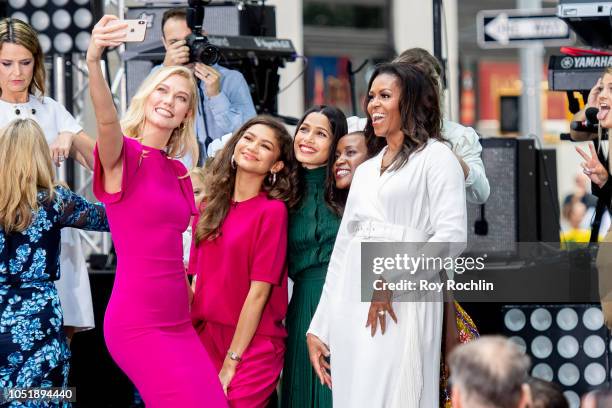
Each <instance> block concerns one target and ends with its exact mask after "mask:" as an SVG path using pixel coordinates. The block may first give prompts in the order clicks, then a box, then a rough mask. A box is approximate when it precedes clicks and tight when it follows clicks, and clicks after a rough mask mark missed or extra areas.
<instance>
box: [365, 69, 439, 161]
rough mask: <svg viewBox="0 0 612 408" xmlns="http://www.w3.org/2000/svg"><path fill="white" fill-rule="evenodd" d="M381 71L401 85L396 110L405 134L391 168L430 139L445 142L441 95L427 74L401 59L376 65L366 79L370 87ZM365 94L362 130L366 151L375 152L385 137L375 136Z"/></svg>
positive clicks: (383, 142)
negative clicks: (366, 120)
mask: <svg viewBox="0 0 612 408" xmlns="http://www.w3.org/2000/svg"><path fill="white" fill-rule="evenodd" d="M382 74H389V75H392V76H394V77H395V78H396V80H397V81H398V85H399V88H400V89H401V95H400V102H399V110H400V117H401V120H402V123H401V130H402V133H403V134H404V146H403V148H402V150H400V151H399V153H398V154H397V156H395V158H394V159H393V162H392V164H391V166H390V169H391V170H397V169H399V168H401V167H403V166H404V165H405V164H406V162H407V161H408V158H409V157H410V155H411V154H413V153H415V152H417V151H419V150H421V149H423V148H424V147H425V145H426V144H427V141H428V140H429V139H436V140H440V141H442V142H444V138H443V137H442V133H441V127H442V113H441V111H440V98H439V95H438V92H437V87H436V84H435V83H434V82H433V79H432V78H430V76H429V75H427V74H425V73H424V72H423V71H421V70H420V69H419V68H417V67H414V66H411V65H408V64H404V63H385V64H380V65H378V66H377V67H376V69H375V70H374V72H373V73H372V77H371V78H370V82H369V83H368V89H371V88H372V83H373V82H374V79H375V78H376V77H377V76H379V75H382ZM369 102H370V98H369V97H368V98H366V99H365V102H364V107H363V110H364V111H365V112H366V114H367V117H368V122H367V123H366V126H365V129H364V133H365V135H366V141H367V143H368V153H369V154H370V155H371V156H374V155H376V154H378V153H379V152H380V151H381V150H382V149H383V147H384V146H385V145H386V144H387V141H386V139H385V138H383V137H377V136H376V135H375V134H374V128H373V127H372V117H371V116H370V114H369V113H368V103H369Z"/></svg>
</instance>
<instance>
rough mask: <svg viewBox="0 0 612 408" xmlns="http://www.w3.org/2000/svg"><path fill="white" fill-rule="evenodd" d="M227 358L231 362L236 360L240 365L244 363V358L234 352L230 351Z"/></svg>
mask: <svg viewBox="0 0 612 408" xmlns="http://www.w3.org/2000/svg"><path fill="white" fill-rule="evenodd" d="M227 356H228V357H229V359H230V360H234V361H236V362H238V363H239V362H241V361H242V357H240V356H239V355H238V353H234V352H233V351H228V352H227Z"/></svg>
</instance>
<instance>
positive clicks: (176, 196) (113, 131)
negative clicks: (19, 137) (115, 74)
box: [87, 16, 227, 408]
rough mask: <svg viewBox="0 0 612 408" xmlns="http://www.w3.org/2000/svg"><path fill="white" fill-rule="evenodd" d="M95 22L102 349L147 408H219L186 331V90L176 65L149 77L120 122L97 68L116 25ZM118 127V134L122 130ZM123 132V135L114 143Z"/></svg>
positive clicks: (189, 81)
mask: <svg viewBox="0 0 612 408" xmlns="http://www.w3.org/2000/svg"><path fill="white" fill-rule="evenodd" d="M113 20H116V17H114V16H104V17H102V19H101V20H100V21H99V22H98V24H96V26H95V27H94V30H93V32H92V39H91V43H90V45H89V49H88V51H87V65H88V68H89V80H90V82H89V89H90V92H91V97H92V101H93V105H94V109H95V113H96V120H97V127H98V140H97V145H96V150H95V151H94V159H95V169H94V193H95V194H96V196H97V197H98V198H99V199H100V200H101V201H103V202H104V203H105V204H106V209H107V216H108V220H109V225H110V227H111V233H112V236H113V241H114V244H115V248H116V250H117V259H118V262H117V272H116V277H115V283H114V287H113V292H112V295H111V299H110V301H109V304H108V307H107V310H106V315H105V318H104V336H105V339H106V345H107V347H108V350H109V352H110V354H111V356H112V357H113V359H114V360H115V362H116V363H117V364H118V365H119V367H121V369H122V370H123V371H124V372H125V373H126V374H127V375H128V377H129V378H130V379H131V380H132V381H133V383H134V385H135V386H136V387H137V388H138V390H139V392H140V394H141V395H142V397H143V399H144V401H145V404H146V406H147V408H174V407H181V408H186V407H189V408H194V407H207V408H208V407H225V406H227V403H226V400H225V397H224V395H223V391H222V388H221V385H220V383H219V379H218V377H217V373H216V371H215V369H214V367H213V365H212V363H211V361H210V358H209V357H208V355H207V353H206V350H205V349H204V348H203V347H202V345H201V344H200V342H199V340H198V337H197V334H196V332H195V330H194V329H193V327H192V326H191V319H190V316H189V304H188V290H187V289H188V288H187V281H186V278H185V272H184V266H183V262H182V237H181V233H182V232H183V231H184V230H185V229H186V228H187V225H188V224H189V219H190V217H191V215H192V214H195V212H196V211H195V205H194V201H193V193H192V189H191V183H190V182H189V177H188V173H187V169H186V168H185V167H184V166H183V165H182V164H181V163H180V162H179V161H178V160H175V158H177V157H181V156H183V155H184V154H185V153H186V152H187V151H190V152H191V153H194V154H192V156H191V157H197V154H195V153H197V147H196V146H195V137H194V135H193V133H192V132H193V130H192V129H193V120H194V110H195V107H196V106H197V104H196V101H197V97H196V95H195V94H194V92H193V90H194V89H196V86H195V83H194V80H193V76H192V74H191V72H190V71H189V70H188V69H186V68H184V67H169V68H163V69H160V70H159V71H157V72H155V73H154V74H153V75H151V76H149V77H148V78H147V79H146V80H145V82H144V83H143V84H142V86H141V87H140V89H139V91H138V92H137V94H136V95H135V96H134V98H133V99H132V103H131V105H130V108H129V109H128V111H127V113H126V115H125V117H124V120H123V122H122V123H121V124H120V123H119V120H118V116H117V112H116V110H115V108H114V105H113V101H112V96H111V93H110V89H109V88H108V86H107V84H106V82H105V80H104V78H103V76H102V70H101V68H100V56H101V54H102V52H103V50H104V48H105V47H108V46H117V45H119V44H121V41H122V39H123V38H125V35H126V28H127V25H126V24H116V25H109V22H111V21H113ZM122 128H123V130H122ZM123 132H125V135H126V136H123Z"/></svg>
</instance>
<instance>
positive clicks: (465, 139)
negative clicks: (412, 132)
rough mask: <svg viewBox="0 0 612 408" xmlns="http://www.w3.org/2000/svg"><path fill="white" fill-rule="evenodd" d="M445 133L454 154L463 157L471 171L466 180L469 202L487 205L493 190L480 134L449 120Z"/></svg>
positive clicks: (445, 125) (445, 124) (445, 126)
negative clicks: (486, 167)
mask: <svg viewBox="0 0 612 408" xmlns="http://www.w3.org/2000/svg"><path fill="white" fill-rule="evenodd" d="M443 133H444V137H445V138H446V139H447V140H448V141H449V142H451V144H452V146H453V147H452V149H453V152H454V153H455V154H457V156H459V157H461V159H463V161H464V162H465V164H467V166H468V167H469V169H470V172H469V173H468V177H467V179H466V180H465V189H466V195H467V200H468V201H469V202H471V203H474V204H483V203H485V202H486V201H487V199H488V198H489V193H490V191H491V189H490V186H489V180H487V175H486V174H485V168H484V164H483V163H482V158H481V153H482V146H481V145H480V140H479V138H478V134H477V133H476V131H475V130H474V129H472V128H471V127H465V126H462V125H460V124H458V123H454V122H450V121H447V120H445V121H444V128H443Z"/></svg>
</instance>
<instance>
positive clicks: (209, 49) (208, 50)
mask: <svg viewBox="0 0 612 408" xmlns="http://www.w3.org/2000/svg"><path fill="white" fill-rule="evenodd" d="M219 58H220V55H219V49H218V48H217V47H215V46H212V45H210V44H203V45H202V47H201V49H200V52H199V54H198V60H199V61H200V62H201V63H203V64H206V65H214V64H216V63H217V62H219Z"/></svg>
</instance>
